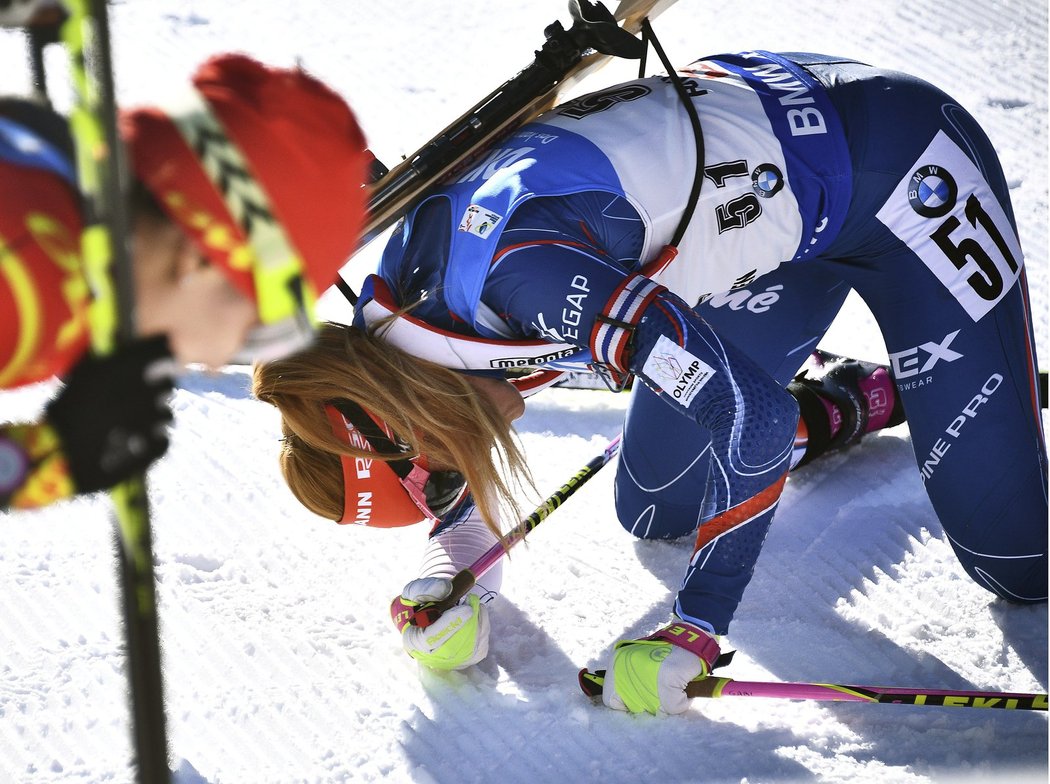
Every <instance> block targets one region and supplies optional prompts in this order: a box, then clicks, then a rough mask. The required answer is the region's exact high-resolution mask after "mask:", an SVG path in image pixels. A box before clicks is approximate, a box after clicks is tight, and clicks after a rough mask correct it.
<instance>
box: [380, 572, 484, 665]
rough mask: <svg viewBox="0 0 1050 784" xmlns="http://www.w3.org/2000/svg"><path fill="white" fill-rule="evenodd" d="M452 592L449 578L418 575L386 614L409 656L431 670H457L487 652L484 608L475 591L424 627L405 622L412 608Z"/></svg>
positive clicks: (470, 663) (392, 603) (476, 660)
mask: <svg viewBox="0 0 1050 784" xmlns="http://www.w3.org/2000/svg"><path fill="white" fill-rule="evenodd" d="M451 593H452V581H451V580H448V579H446V578H444V577H421V578H420V579H418V580H413V581H412V582H410V583H409V584H408V585H406V586H405V588H404V590H403V591H402V592H401V595H400V596H398V597H397V598H396V599H394V601H393V602H391V604H390V616H391V618H393V621H394V625H395V626H397V628H398V631H400V632H401V644H402V645H403V646H404V648H405V652H406V653H408V655H409V656H411V657H412V658H413V659H415V660H417V661H418V662H419V663H420V664H425V665H426V666H427V667H431V668H432V669H435V670H461V669H463V668H464V667H469V666H470V665H472V664H477V663H478V662H479V661H481V660H482V659H484V658H485V657H486V656H487V655H488V652H489V618H488V610H487V609H486V608H485V605H483V604H481V602H480V601H479V599H478V597H477V595H476V594H472V593H471V594H467V595H466V596H465V597H464V598H463V600H462V601H461V602H460V603H459V604H457V605H456V606H455V607H452V608H451V609H448V610H445V612H444V613H442V614H441V617H439V618H438V619H437V620H436V621H434V622H433V623H431V624H430V625H429V626H427V627H426V628H423V627H419V626H413V625H411V624H410V623H409V618H411V616H412V613H413V612H414V611H415V608H417V607H419V605H421V604H425V603H427V602H439V601H441V600H442V599H445V598H446V597H448V596H449V595H450V594H451Z"/></svg>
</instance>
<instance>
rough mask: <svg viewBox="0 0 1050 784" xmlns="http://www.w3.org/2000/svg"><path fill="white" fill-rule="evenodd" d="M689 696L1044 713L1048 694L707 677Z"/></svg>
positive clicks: (593, 683) (596, 683) (597, 678)
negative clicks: (996, 709) (871, 703)
mask: <svg viewBox="0 0 1050 784" xmlns="http://www.w3.org/2000/svg"><path fill="white" fill-rule="evenodd" d="M579 679H580V688H581V689H583V693H584V694H586V695H587V696H588V697H599V696H601V693H602V688H603V686H604V685H605V670H595V671H593V672H591V671H589V670H587V669H583V670H580V675H579ZM685 693H686V694H687V695H688V696H689V697H709V698H718V697H772V698H779V699H785V700H818V701H823V702H873V703H880V704H888V705H925V706H928V707H938V708H999V709H1002V710H1034V711H1045V710H1046V708H1047V695H1045V694H1022V693H1019V692H1004V691H954V690H951V689H909V688H897V687H893V686H846V685H842V684H838V683H787V682H763V681H737V680H733V679H732V678H718V677H714V676H711V677H708V678H702V679H700V680H695V681H690V682H689V684H688V685H687V686H686V688H685Z"/></svg>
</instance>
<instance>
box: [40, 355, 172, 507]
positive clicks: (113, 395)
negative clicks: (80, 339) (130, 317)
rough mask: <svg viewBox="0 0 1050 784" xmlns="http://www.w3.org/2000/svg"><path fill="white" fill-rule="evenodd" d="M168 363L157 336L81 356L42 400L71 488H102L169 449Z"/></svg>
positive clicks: (170, 369) (82, 490) (170, 367)
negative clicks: (47, 399) (62, 384)
mask: <svg viewBox="0 0 1050 784" xmlns="http://www.w3.org/2000/svg"><path fill="white" fill-rule="evenodd" d="M174 375H175V363H174V361H173V360H172V358H171V351H170V349H169V348H168V339H167V337H164V336H159V337H152V338H146V339H142V340H136V341H134V342H131V343H128V344H127V345H124V346H121V347H119V348H118V349H117V350H116V351H115V352H114V353H113V354H109V355H107V356H104V357H96V356H90V355H89V356H85V357H83V358H81V359H80V360H79V361H78V362H77V364H76V365H74V366H73V369H72V370H71V371H70V373H69V376H68V378H66V380H65V382H66V385H65V389H63V390H62V392H61V393H59V395H58V397H57V398H56V399H55V400H53V401H52V402H51V403H50V404H48V407H47V415H46V416H47V421H48V423H49V424H50V425H51V426H52V427H53V428H54V430H55V432H56V433H57V434H58V437H59V440H60V441H61V445H62V452H63V453H64V454H65V456H66V461H67V462H68V464H69V472H70V474H71V476H72V478H73V483H74V485H75V486H76V490H77V492H78V493H92V492H95V491H96V490H105V489H108V488H110V487H113V486H114V485H116V484H118V483H120V482H122V481H124V480H125V479H128V478H129V477H131V476H134V475H135V474H136V473H139V472H141V471H143V470H145V469H146V467H147V466H149V464H150V463H152V462H153V461H154V460H156V459H157V458H159V457H160V456H161V455H163V454H164V452H165V451H166V450H167V448H168V433H167V425H168V423H170V422H171V420H172V414H171V408H170V407H169V405H168V397H169V396H170V394H171V390H172V386H173V378H174Z"/></svg>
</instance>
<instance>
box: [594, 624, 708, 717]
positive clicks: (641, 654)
mask: <svg viewBox="0 0 1050 784" xmlns="http://www.w3.org/2000/svg"><path fill="white" fill-rule="evenodd" d="M720 652H721V649H720V648H719V647H718V640H717V639H716V638H715V637H714V636H713V635H711V634H709V633H708V632H706V631H704V630H703V629H701V628H700V627H699V626H694V625H693V624H691V623H686V622H685V621H680V620H675V621H673V622H672V623H670V624H668V625H667V626H665V627H664V628H662V629H660V630H659V631H656V632H654V633H653V634H651V635H649V636H648V637H646V638H644V639H642V640H621V641H620V642H618V643H616V646H615V647H614V648H613V658H612V665H611V666H610V667H609V668H608V669H607V670H606V672H605V688H604V689H603V691H602V702H604V703H605V705H606V706H607V707H610V708H613V709H615V710H622V711H629V712H631V713H641V712H642V711H646V712H648V713H652V714H656V713H658V712H663V713H681V712H683V711H684V710H685V709H686V708H688V707H689V698H688V697H687V696H686V694H685V687H686V685H687V684H688V683H689V681H691V680H695V679H696V678H701V677H706V676H707V675H708V674H710V672H711V669H712V668H713V667H714V664H715V662H716V661H717V660H718V655H719V653H720Z"/></svg>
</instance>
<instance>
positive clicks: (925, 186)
mask: <svg viewBox="0 0 1050 784" xmlns="http://www.w3.org/2000/svg"><path fill="white" fill-rule="evenodd" d="M958 196H959V186H957V185H956V184H955V179H954V178H953V177H952V175H950V174H949V173H948V171H947V170H946V169H944V168H943V167H941V166H935V165H933V164H931V165H929V166H923V167H921V168H919V169H917V170H916V171H915V173H914V174H913V175H912V176H911V179H910V180H909V181H908V203H909V204H910V205H911V208H912V209H913V210H915V211H916V212H917V213H919V215H921V216H922V217H924V218H940V217H942V216H944V215H947V214H948V213H949V212H951V211H952V208H953V207H954V206H955V200H956V198H958Z"/></svg>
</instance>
